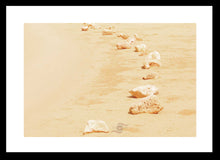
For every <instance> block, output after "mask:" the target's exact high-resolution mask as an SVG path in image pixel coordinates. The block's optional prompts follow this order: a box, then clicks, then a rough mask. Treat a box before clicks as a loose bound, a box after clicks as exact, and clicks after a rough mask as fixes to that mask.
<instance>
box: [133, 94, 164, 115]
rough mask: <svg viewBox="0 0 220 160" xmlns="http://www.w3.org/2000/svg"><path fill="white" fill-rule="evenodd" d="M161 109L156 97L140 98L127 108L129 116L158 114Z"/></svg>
mask: <svg viewBox="0 0 220 160" xmlns="http://www.w3.org/2000/svg"><path fill="white" fill-rule="evenodd" d="M161 110H163V107H161V106H160V102H159V98H158V97H157V96H156V95H151V96H149V97H145V98H142V100H141V101H140V102H137V103H133V104H132V105H131V107H130V108H129V113H130V114H140V113H149V114H158V113H159V112H160V111H161Z"/></svg>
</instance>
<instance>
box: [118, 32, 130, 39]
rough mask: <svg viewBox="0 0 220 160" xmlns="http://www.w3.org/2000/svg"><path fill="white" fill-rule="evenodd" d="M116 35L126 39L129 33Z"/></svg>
mask: <svg viewBox="0 0 220 160" xmlns="http://www.w3.org/2000/svg"><path fill="white" fill-rule="evenodd" d="M117 37H121V38H123V39H128V37H129V35H128V34H126V33H120V34H119V35H117Z"/></svg>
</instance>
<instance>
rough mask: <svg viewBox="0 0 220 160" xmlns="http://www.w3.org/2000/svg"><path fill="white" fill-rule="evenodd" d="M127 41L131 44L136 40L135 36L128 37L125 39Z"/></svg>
mask: <svg viewBox="0 0 220 160" xmlns="http://www.w3.org/2000/svg"><path fill="white" fill-rule="evenodd" d="M127 42H128V43H129V44H131V45H133V44H134V43H135V42H136V38H135V37H129V38H128V39H127Z"/></svg>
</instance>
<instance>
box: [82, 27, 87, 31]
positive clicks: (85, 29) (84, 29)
mask: <svg viewBox="0 0 220 160" xmlns="http://www.w3.org/2000/svg"><path fill="white" fill-rule="evenodd" d="M88 29H89V27H88V26H83V27H82V28H81V30H82V31H88Z"/></svg>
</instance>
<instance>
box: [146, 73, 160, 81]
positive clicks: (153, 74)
mask: <svg viewBox="0 0 220 160" xmlns="http://www.w3.org/2000/svg"><path fill="white" fill-rule="evenodd" d="M158 77H159V75H158V73H156V72H149V73H147V74H146V76H145V77H143V80H148V79H157V78H158Z"/></svg>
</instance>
